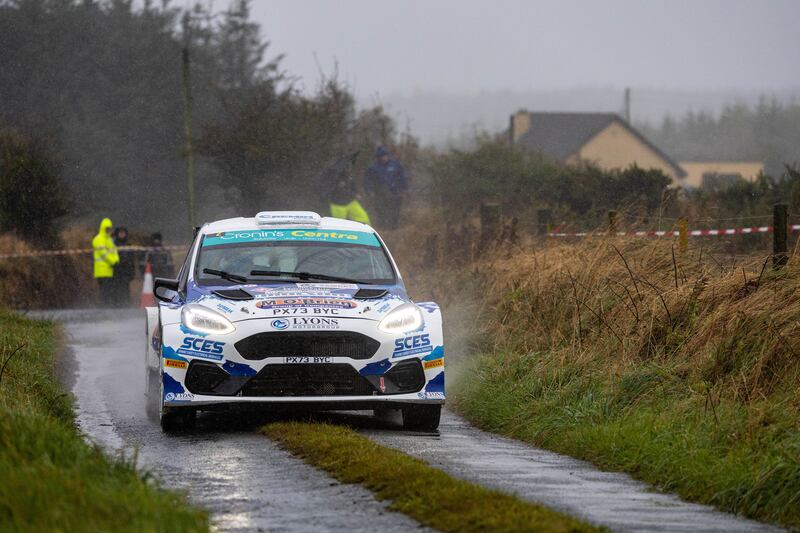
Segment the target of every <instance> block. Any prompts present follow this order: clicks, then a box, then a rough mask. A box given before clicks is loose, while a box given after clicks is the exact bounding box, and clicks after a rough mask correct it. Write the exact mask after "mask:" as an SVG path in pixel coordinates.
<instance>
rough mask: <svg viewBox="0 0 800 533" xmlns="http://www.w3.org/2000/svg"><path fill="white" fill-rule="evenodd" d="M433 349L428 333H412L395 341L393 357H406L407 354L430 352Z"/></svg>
mask: <svg viewBox="0 0 800 533" xmlns="http://www.w3.org/2000/svg"><path fill="white" fill-rule="evenodd" d="M432 349H433V347H432V346H431V338H430V335H429V334H427V333H423V334H422V335H412V336H410V337H403V338H401V339H396V340H395V341H394V352H393V353H392V357H405V356H406V355H415V354H420V353H428V352H430V351H431V350H432Z"/></svg>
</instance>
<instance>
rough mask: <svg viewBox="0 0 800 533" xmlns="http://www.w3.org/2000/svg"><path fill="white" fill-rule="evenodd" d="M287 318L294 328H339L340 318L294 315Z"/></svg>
mask: <svg viewBox="0 0 800 533" xmlns="http://www.w3.org/2000/svg"><path fill="white" fill-rule="evenodd" d="M285 320H288V321H289V324H290V326H291V327H292V328H293V329H339V319H338V318H327V317H321V316H320V317H305V316H294V317H292V318H288V319H285Z"/></svg>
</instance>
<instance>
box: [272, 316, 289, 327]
mask: <svg viewBox="0 0 800 533" xmlns="http://www.w3.org/2000/svg"><path fill="white" fill-rule="evenodd" d="M270 324H271V325H272V327H273V328H275V329H286V328H288V327H289V321H288V320H286V319H285V318H276V319H275V320H273V321H272V322H270Z"/></svg>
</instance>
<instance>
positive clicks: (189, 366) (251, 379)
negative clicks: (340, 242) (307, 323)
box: [159, 317, 445, 409]
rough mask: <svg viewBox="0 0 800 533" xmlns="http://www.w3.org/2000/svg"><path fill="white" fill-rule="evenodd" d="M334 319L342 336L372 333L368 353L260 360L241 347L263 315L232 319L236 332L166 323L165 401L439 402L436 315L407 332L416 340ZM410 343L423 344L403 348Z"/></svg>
mask: <svg viewBox="0 0 800 533" xmlns="http://www.w3.org/2000/svg"><path fill="white" fill-rule="evenodd" d="M437 318H438V317H437ZM340 322H341V329H339V330H337V332H338V331H340V332H341V333H342V334H343V336H345V335H348V334H353V333H356V334H359V335H366V336H369V337H370V338H371V339H374V340H375V341H376V342H375V346H376V347H375V349H374V354H373V355H371V356H369V353H372V351H373V350H372V349H371V350H370V351H369V353H367V354H366V356H367V357H368V358H361V357H364V355H365V354H361V353H358V354H355V355H354V356H351V357H345V356H341V355H340V354H337V355H336V356H326V355H324V354H319V353H316V354H309V355H303V354H302V353H294V354H292V355H291V356H288V355H287V356H277V355H276V354H274V353H273V354H269V355H268V356H265V357H263V358H260V359H258V358H254V356H253V354H252V353H248V352H247V350H243V349H242V347H243V346H245V345H246V343H242V341H246V340H247V339H249V338H251V337H253V336H257V335H259V334H263V333H264V332H265V331H264V330H265V325H268V323H266V321H262V320H250V321H245V322H240V323H237V324H236V326H237V330H236V332H234V333H233V334H229V335H224V336H213V335H205V336H200V335H197V334H196V333H193V332H191V331H187V330H186V329H185V328H183V327H182V326H181V325H180V324H172V325H167V326H164V327H163V331H162V346H160V350H159V351H160V354H161V369H162V379H163V391H164V406H167V407H178V406H187V405H192V406H196V407H203V408H213V406H219V407H224V406H231V407H232V406H240V407H247V406H257V405H259V404H272V405H274V406H275V407H278V406H286V407H289V406H297V405H303V406H307V407H308V408H313V409H327V408H330V409H373V408H376V406H377V407H380V406H391V405H398V406H399V405H402V404H408V403H425V404H443V403H444V401H445V395H444V346H443V345H442V338H441V324H440V322H439V323H437V322H436V321H428V322H427V323H426V326H425V329H424V330H423V331H420V332H415V333H414V334H411V335H412V336H413V337H414V340H408V337H409V336H408V335H405V336H403V335H400V336H397V335H389V334H385V333H382V332H379V331H378V330H377V327H376V325H375V323H374V321H367V320H362V319H346V318H343V319H340ZM268 331H269V330H268ZM272 333H274V332H272ZM288 333H291V332H288ZM327 333H328V334H330V333H331V332H330V331H329V332H327ZM419 339H423V340H424V342H423V341H421V340H419ZM415 342H416V343H418V344H422V346H420V347H418V348H413V349H408V346H409V345H412V346H413V345H414V343H415ZM237 347H238V348H239V349H237ZM240 349H241V350H242V352H243V353H240V351H239V350H240ZM334 353H335V352H334ZM244 355H246V356H247V358H245V356H244ZM355 357H358V358H355Z"/></svg>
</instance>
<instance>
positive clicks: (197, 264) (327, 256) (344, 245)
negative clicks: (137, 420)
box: [146, 211, 445, 431]
mask: <svg viewBox="0 0 800 533" xmlns="http://www.w3.org/2000/svg"><path fill="white" fill-rule="evenodd" d="M154 292H155V294H156V297H157V298H158V300H160V303H159V304H158V307H151V308H147V326H146V327H147V330H146V334H147V350H146V360H147V361H146V368H147V395H148V406H149V409H150V411H151V413H152V414H154V415H156V414H157V415H158V416H159V418H160V421H161V427H162V428H163V429H164V430H166V431H169V430H172V429H179V428H183V427H190V426H191V425H192V424H193V423H194V420H195V414H196V412H197V411H198V410H220V409H231V408H247V407H251V408H258V409H275V408H276V407H287V408H288V407H291V408H297V407H301V408H309V409H347V410H381V409H400V410H401V412H402V416H403V425H404V427H405V428H408V429H416V430H434V429H436V428H437V427H438V425H439V415H440V411H441V407H442V404H444V399H445V396H444V341H443V338H442V316H441V312H440V310H439V307H438V306H437V305H436V304H434V303H431V302H425V303H414V302H412V301H411V300H409V298H408V295H407V294H406V289H405V287H404V285H403V280H402V278H401V277H400V273H399V272H398V270H397V266H396V264H395V262H394V260H393V259H392V256H391V255H390V254H389V251H388V250H387V248H386V245H385V244H384V243H383V241H382V240H381V238H380V237H379V236H378V234H377V233H376V232H375V230H373V229H372V228H371V227H370V226H367V225H365V224H360V223H357V222H351V221H347V220H341V219H336V218H327V217H326V218H322V217H320V216H319V215H317V214H316V213H311V212H304V211H287V212H269V211H267V212H262V213H258V214H257V215H256V216H255V217H253V218H233V219H228V220H220V221H217V222H212V223H210V224H205V225H204V226H203V227H202V228H200V230H199V231H198V233H197V235H196V237H195V239H194V242H193V243H192V246H191V248H190V250H189V253H188V254H187V256H186V259H185V261H184V263H183V266H182V267H181V269H180V272H179V274H178V279H174V280H171V279H160V278H158V279H156V280H155V290H154Z"/></svg>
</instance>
